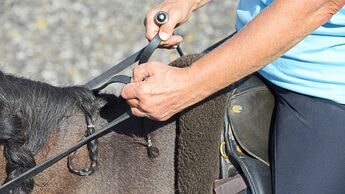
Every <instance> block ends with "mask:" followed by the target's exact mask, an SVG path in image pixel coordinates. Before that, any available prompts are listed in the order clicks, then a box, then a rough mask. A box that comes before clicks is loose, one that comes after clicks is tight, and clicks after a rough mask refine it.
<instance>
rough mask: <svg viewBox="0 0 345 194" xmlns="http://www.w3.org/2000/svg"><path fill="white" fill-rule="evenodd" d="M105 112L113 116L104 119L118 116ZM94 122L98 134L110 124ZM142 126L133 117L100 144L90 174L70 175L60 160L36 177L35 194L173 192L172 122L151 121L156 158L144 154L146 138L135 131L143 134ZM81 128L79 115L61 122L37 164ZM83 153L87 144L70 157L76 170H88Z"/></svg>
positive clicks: (77, 136) (100, 120)
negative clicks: (73, 156) (96, 163)
mask: <svg viewBox="0 0 345 194" xmlns="http://www.w3.org/2000/svg"><path fill="white" fill-rule="evenodd" d="M115 112H117V110H115ZM106 114H111V115H104V114H103V117H107V118H109V117H112V115H116V114H118V113H111V112H108V113H106ZM96 120H97V122H96V126H97V129H98V130H99V129H100V128H101V127H103V126H105V125H106V124H107V123H108V121H107V120H105V119H104V118H102V117H100V116H99V117H98V118H97V119H96ZM141 124H142V123H141V121H140V120H139V119H131V120H130V121H129V122H126V123H124V124H122V125H120V126H118V127H115V128H114V132H111V133H110V134H108V135H106V136H104V137H102V138H100V139H99V140H98V141H99V143H98V145H99V162H98V168H97V170H96V172H95V173H94V174H92V175H91V176H87V177H81V176H76V175H75V174H72V173H70V172H69V171H68V169H67V167H66V162H67V161H66V159H63V160H62V161H60V162H58V163H57V164H55V165H53V166H52V167H50V168H49V169H47V170H45V171H44V172H43V173H41V174H40V175H39V176H37V177H36V178H35V181H36V186H35V189H34V193H147V192H149V193H157V192H158V193H173V192H174V189H175V188H174V184H175V180H174V174H175V172H174V158H175V155H174V154H175V127H176V125H175V122H174V121H169V122H168V123H164V124H163V123H156V122H154V123H150V127H152V129H156V130H154V131H153V132H152V133H151V137H152V141H153V143H154V146H156V147H158V148H159V151H160V154H159V156H158V157H157V158H154V159H151V158H149V157H148V155H147V148H146V141H145V139H144V138H143V137H142V136H141V135H138V134H137V133H136V132H137V131H141V127H142V125H141ZM85 127H86V124H85V116H84V115H83V113H81V112H80V113H78V114H75V115H73V116H71V117H69V118H67V119H64V120H63V121H62V122H61V123H60V127H59V128H58V129H56V130H54V132H53V135H51V137H50V139H49V140H48V143H47V144H46V145H45V146H44V148H43V149H42V150H41V151H40V152H39V153H38V155H37V156H36V158H37V163H41V162H42V161H44V160H45V159H47V158H49V157H51V156H54V155H55V154H57V153H59V152H61V151H62V150H63V149H65V148H66V147H68V146H69V145H72V144H74V143H76V142H77V141H78V140H79V139H80V138H81V137H82V135H83V134H84V130H85ZM132 132H134V133H132ZM87 154H88V152H87V150H86V148H85V146H84V147H83V148H81V149H80V150H78V152H77V154H76V156H75V159H74V161H75V163H74V164H75V166H76V167H79V168H83V167H87V166H88V155H87Z"/></svg>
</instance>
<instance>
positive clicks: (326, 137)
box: [272, 87, 345, 194]
mask: <svg viewBox="0 0 345 194" xmlns="http://www.w3.org/2000/svg"><path fill="white" fill-rule="evenodd" d="M273 90H274V91H275V93H276V96H277V109H276V122H275V126H274V128H275V130H274V133H273V156H272V177H273V187H274V188H273V190H274V191H275V192H274V193H276V194H285V193H286V194H292V193H293V194H299V193H301V194H318V193H320V194H329V193H332V194H338V193H339V194H344V193H345V105H341V104H337V103H335V102H332V101H328V100H324V99H319V98H314V97H310V96H305V95H302V94H297V93H294V92H291V91H288V90H285V89H282V88H278V87H273Z"/></svg>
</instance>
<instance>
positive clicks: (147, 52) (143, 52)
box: [0, 35, 183, 193]
mask: <svg viewBox="0 0 345 194" xmlns="http://www.w3.org/2000/svg"><path fill="white" fill-rule="evenodd" d="M160 42H161V40H160V38H159V36H158V35H156V36H155V37H154V38H153V39H152V40H151V41H150V43H149V44H148V45H147V46H146V47H144V48H142V49H140V50H139V51H137V52H136V53H134V54H132V55H131V56H129V57H128V58H126V59H124V60H123V61H121V62H120V63H118V64H116V65H114V66H113V67H112V68H110V69H108V70H107V71H105V72H104V73H102V74H101V75H99V76H97V77H95V78H94V79H92V80H90V81H89V82H87V83H86V84H85V85H84V87H86V88H88V89H90V90H92V91H93V92H95V93H98V92H99V91H100V90H102V89H103V88H105V87H107V86H108V85H109V84H112V83H123V84H127V83H130V82H131V77H129V76H124V75H117V74H118V73H120V72H121V71H122V70H124V69H126V68H128V67H129V66H131V65H132V64H134V63H136V62H138V64H139V65H140V64H142V63H146V62H148V60H149V59H150V57H151V55H152V54H153V52H154V51H155V50H156V49H157V48H158V46H159V44H160ZM177 51H178V53H179V55H180V56H183V52H182V50H181V49H180V47H179V46H178V47H177ZM132 116H133V115H132V113H131V111H130V110H127V112H125V113H123V114H122V115H120V116H119V117H117V118H116V119H114V120H113V121H111V122H110V123H109V124H108V125H107V126H106V127H104V128H102V129H101V130H99V131H97V132H95V129H94V128H95V127H94V123H93V121H92V119H91V118H90V117H89V116H87V115H86V123H87V131H86V134H85V135H84V136H83V138H82V139H81V140H80V141H79V142H78V143H76V144H74V145H72V146H70V147H68V148H67V149H65V150H64V151H62V152H61V153H59V154H57V155H55V156H53V157H51V158H49V159H47V160H46V161H45V162H43V163H41V164H39V165H37V166H35V167H33V168H31V169H30V170H28V171H26V172H25V173H23V174H21V175H20V176H18V177H16V178H14V179H12V180H10V181H8V182H7V183H5V184H4V185H2V186H1V187H0V193H7V192H9V191H10V190H11V189H13V188H15V187H16V186H17V185H19V184H21V183H23V182H24V181H25V180H27V179H30V178H32V177H34V176H36V175H37V174H39V173H40V172H42V171H43V170H45V169H47V168H48V167H50V166H52V165H53V164H55V163H57V162H58V161H60V160H61V159H63V158H65V157H66V156H69V158H68V168H69V170H70V171H71V172H73V173H75V174H78V175H81V176H85V175H89V174H92V173H93V172H94V169H95V168H94V167H95V166H96V165H97V161H93V160H92V159H91V158H90V159H91V164H90V167H88V168H85V169H82V170H76V169H74V167H73V165H72V162H71V161H72V158H73V154H74V152H75V151H76V150H77V149H79V148H80V147H82V146H84V145H86V144H88V143H90V142H92V141H96V140H97V139H98V138H100V137H102V136H104V135H106V134H108V133H109V132H111V131H112V129H113V127H114V126H116V125H118V124H119V123H121V122H123V121H125V120H127V119H129V118H130V117H132ZM146 138H147V141H148V148H150V146H152V143H151V140H150V136H149V135H147V136H146ZM88 147H89V144H88ZM89 152H90V149H89Z"/></svg>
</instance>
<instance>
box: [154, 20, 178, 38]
mask: <svg viewBox="0 0 345 194" xmlns="http://www.w3.org/2000/svg"><path fill="white" fill-rule="evenodd" d="M179 23H180V15H179V14H176V13H175V14H172V15H171V16H170V17H169V21H168V22H167V23H165V24H163V25H161V26H160V27H159V38H160V39H161V40H162V41H166V40H168V39H169V38H170V37H171V36H172V35H173V33H174V29H175V27H176V26H177V25H178V24H179Z"/></svg>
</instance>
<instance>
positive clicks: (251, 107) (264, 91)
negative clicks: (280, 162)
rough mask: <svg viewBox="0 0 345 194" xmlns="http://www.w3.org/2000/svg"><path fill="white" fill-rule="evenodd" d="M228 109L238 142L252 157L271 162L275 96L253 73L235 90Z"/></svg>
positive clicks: (267, 162)
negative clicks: (269, 158)
mask: <svg viewBox="0 0 345 194" xmlns="http://www.w3.org/2000/svg"><path fill="white" fill-rule="evenodd" d="M229 105H230V107H229V108H228V115H229V122H230V127H231V130H232V132H233V134H234V136H235V139H236V141H237V142H238V144H239V145H240V147H241V148H243V150H244V151H245V152H246V153H248V154H249V155H250V156H252V157H254V158H256V159H258V160H261V161H262V162H264V163H265V164H267V165H269V160H268V139H269V131H270V125H271V117H272V113H273V109H274V97H273V95H272V93H271V92H270V91H269V89H268V88H267V86H266V85H265V84H264V83H263V82H262V81H261V80H260V79H259V78H258V77H256V76H251V77H250V78H249V79H248V80H246V81H245V82H244V83H242V84H241V85H239V86H238V87H237V88H236V89H234V91H233V93H232V95H231V98H230V102H229Z"/></svg>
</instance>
